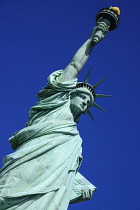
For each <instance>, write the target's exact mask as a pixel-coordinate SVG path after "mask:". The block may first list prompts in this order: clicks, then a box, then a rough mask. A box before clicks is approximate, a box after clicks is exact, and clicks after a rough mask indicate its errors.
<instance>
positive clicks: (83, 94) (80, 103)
mask: <svg viewBox="0 0 140 210" xmlns="http://www.w3.org/2000/svg"><path fill="white" fill-rule="evenodd" d="M94 99H95V98H94V96H93V95H92V93H91V92H90V91H89V90H88V89H87V88H85V87H83V88H77V89H74V90H73V91H71V100H70V108H71V112H72V114H73V115H74V118H75V119H76V120H75V121H76V122H77V120H78V119H79V117H80V115H81V114H85V113H86V112H87V111H88V110H89V108H90V107H91V106H92V105H93V102H94Z"/></svg>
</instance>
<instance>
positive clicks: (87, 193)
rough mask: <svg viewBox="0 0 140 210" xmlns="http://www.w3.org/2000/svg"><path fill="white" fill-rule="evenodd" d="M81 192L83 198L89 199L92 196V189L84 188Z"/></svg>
mask: <svg viewBox="0 0 140 210" xmlns="http://www.w3.org/2000/svg"><path fill="white" fill-rule="evenodd" d="M81 193H82V199H83V200H90V199H91V198H92V194H93V191H92V190H91V189H89V188H84V189H82V190H81Z"/></svg>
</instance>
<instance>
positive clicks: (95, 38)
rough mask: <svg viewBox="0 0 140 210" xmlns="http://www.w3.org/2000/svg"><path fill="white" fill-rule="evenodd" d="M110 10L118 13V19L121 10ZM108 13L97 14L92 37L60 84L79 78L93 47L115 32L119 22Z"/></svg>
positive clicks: (69, 65)
mask: <svg viewBox="0 0 140 210" xmlns="http://www.w3.org/2000/svg"><path fill="white" fill-rule="evenodd" d="M108 10H110V11H112V12H113V13H112V14H115V13H116V17H115V18H117V15H119V14H120V11H119V8H117V7H110V8H109V9H108ZM106 11H107V10H106ZM106 11H105V13H103V14H102V13H101V12H99V13H98V14H97V16H96V21H97V22H96V27H94V29H93V31H92V33H91V36H90V37H89V38H88V39H87V41H86V42H85V43H84V44H83V45H82V46H81V47H80V48H79V49H78V51H77V52H76V53H75V55H74V56H73V58H72V60H71V61H70V63H69V64H68V66H67V67H66V68H65V69H64V72H63V74H62V75H61V76H60V78H59V80H60V82H61V81H68V80H71V79H75V78H77V76H78V74H79V73H80V71H81V70H82V68H83V67H84V65H85V63H86V61H87V60H88V58H89V55H90V53H91V51H92V49H93V47H94V46H95V45H96V44H97V43H99V42H100V41H101V40H103V39H104V38H105V36H106V35H107V33H108V31H109V30H114V29H115V28H116V27H117V20H115V19H113V18H112V17H111V16H108V14H107V12H106ZM114 12H115V13H114ZM108 17H109V18H108Z"/></svg>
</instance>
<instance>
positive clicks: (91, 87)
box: [75, 67, 111, 120]
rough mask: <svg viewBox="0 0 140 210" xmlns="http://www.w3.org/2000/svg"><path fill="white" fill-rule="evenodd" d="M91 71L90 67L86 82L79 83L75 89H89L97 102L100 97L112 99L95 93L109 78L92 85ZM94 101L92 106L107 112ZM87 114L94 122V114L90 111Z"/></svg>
mask: <svg viewBox="0 0 140 210" xmlns="http://www.w3.org/2000/svg"><path fill="white" fill-rule="evenodd" d="M90 71H91V67H90V69H89V71H88V73H87V75H86V78H85V80H84V82H79V83H77V85H76V87H75V89H78V88H87V89H88V90H89V91H90V93H91V94H92V96H93V98H94V101H95V99H96V98H98V97H111V95H104V94H96V93H95V89H96V87H98V86H99V85H100V84H101V83H102V82H104V81H105V80H106V79H107V78H108V77H105V78H104V79H102V80H100V81H99V82H97V83H96V84H94V85H90V84H89V83H88V80H89V76H90ZM94 101H93V103H92V106H94V107H96V108H98V109H100V110H103V111H105V110H104V109H103V108H102V107H100V106H99V105H98V104H96V103H95V102H94ZM87 113H88V114H89V116H90V117H91V118H92V119H93V120H94V117H93V115H92V113H91V112H90V110H89V109H88V110H87Z"/></svg>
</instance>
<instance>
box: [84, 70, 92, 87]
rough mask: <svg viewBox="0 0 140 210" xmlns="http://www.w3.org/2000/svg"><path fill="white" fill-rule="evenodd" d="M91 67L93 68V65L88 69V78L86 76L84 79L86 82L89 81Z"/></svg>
mask: <svg viewBox="0 0 140 210" xmlns="http://www.w3.org/2000/svg"><path fill="white" fill-rule="evenodd" d="M91 69H92V66H91V67H90V68H89V70H88V73H87V75H86V78H85V80H84V83H88V80H89V76H90V71H91Z"/></svg>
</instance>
